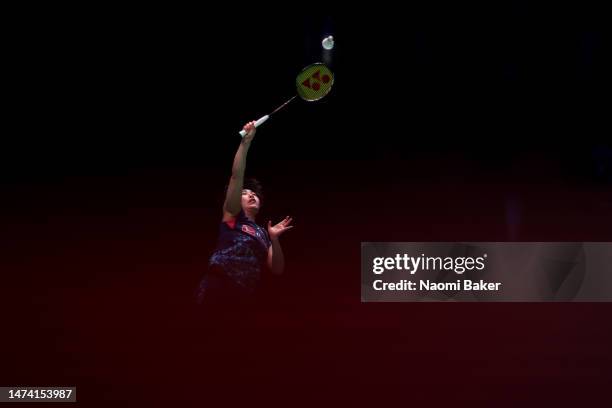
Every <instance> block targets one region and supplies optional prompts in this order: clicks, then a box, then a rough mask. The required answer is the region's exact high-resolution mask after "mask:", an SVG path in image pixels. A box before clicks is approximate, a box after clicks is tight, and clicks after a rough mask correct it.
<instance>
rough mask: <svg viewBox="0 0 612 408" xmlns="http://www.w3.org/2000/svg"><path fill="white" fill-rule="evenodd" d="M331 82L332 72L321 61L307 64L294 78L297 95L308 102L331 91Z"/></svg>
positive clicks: (332, 80)
mask: <svg viewBox="0 0 612 408" xmlns="http://www.w3.org/2000/svg"><path fill="white" fill-rule="evenodd" d="M333 84H334V74H333V73H332V72H331V70H330V69H329V68H328V66H327V65H325V64H324V63H322V62H317V63H314V64H311V65H308V66H307V67H306V68H304V69H303V70H302V71H300V73H299V74H298V76H297V78H296V79H295V86H296V88H297V93H298V95H299V96H300V98H302V99H304V100H305V101H309V102H313V101H318V100H319V99H321V98H323V97H324V96H325V95H327V94H328V93H329V91H331V89H332V85H333Z"/></svg>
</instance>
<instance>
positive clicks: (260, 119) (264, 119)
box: [240, 115, 270, 137]
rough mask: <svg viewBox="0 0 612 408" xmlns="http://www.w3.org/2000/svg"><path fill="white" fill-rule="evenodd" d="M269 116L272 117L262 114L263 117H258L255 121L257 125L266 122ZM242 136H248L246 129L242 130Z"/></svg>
mask: <svg viewBox="0 0 612 408" xmlns="http://www.w3.org/2000/svg"><path fill="white" fill-rule="evenodd" d="M269 118H270V115H265V116H262V117H261V118H259V119H257V121H256V122H255V127H258V126H259V125H261V124H262V123H264V122H265V121H266V120H268V119H269ZM240 136H242V137H245V136H246V132H245V131H244V129H243V130H241V131H240Z"/></svg>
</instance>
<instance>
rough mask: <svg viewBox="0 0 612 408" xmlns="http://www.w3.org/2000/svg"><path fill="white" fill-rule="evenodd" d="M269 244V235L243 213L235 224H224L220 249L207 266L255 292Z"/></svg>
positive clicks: (221, 229)
mask: <svg viewBox="0 0 612 408" xmlns="http://www.w3.org/2000/svg"><path fill="white" fill-rule="evenodd" d="M270 245H272V242H271V241H270V237H269V236H268V232H267V231H266V230H265V229H263V228H262V227H260V226H259V225H257V224H255V223H254V222H253V221H251V220H249V219H248V218H247V217H246V215H245V214H244V211H242V210H240V213H239V214H238V216H237V217H236V219H235V222H233V223H231V222H229V223H227V222H223V221H222V222H221V225H220V226H219V240H218V241H217V247H216V249H215V251H214V252H213V254H212V256H211V257H210V261H209V263H208V264H209V266H210V268H211V270H214V271H220V272H221V273H223V274H224V275H225V276H227V277H228V278H230V279H231V280H232V281H234V282H235V283H236V284H238V285H240V286H241V287H242V288H244V289H246V290H247V291H249V292H253V291H254V290H255V289H256V287H257V285H258V283H259V281H260V280H261V273H262V270H263V268H264V266H265V265H266V262H267V259H268V248H269V247H270Z"/></svg>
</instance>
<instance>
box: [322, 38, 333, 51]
mask: <svg viewBox="0 0 612 408" xmlns="http://www.w3.org/2000/svg"><path fill="white" fill-rule="evenodd" d="M321 44H323V48H325V49H326V50H331V49H332V48H334V37H333V36H331V35H330V36H329V37H325V38H324V39H323V41H322V42H321Z"/></svg>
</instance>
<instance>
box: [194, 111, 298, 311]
mask: <svg viewBox="0 0 612 408" xmlns="http://www.w3.org/2000/svg"><path fill="white" fill-rule="evenodd" d="M243 130H244V132H245V136H244V137H243V138H242V141H241V143H240V146H238V150H237V151H236V155H235V157H234V163H233V166H232V175H231V177H230V180H229V184H228V186H227V190H226V194H225V202H224V204H223V218H222V220H221V224H220V225H219V238H218V242H217V247H216V249H215V250H214V252H213V254H212V256H211V257H210V260H209V265H208V270H207V271H206V273H205V274H204V277H203V279H202V280H201V282H200V286H199V289H198V291H197V301H198V303H199V304H202V305H205V306H206V305H219V304H222V305H224V304H236V305H237V304H249V303H250V302H252V301H253V300H254V299H255V296H254V295H255V294H256V292H257V288H258V286H259V283H260V281H261V277H262V274H263V273H266V271H270V272H272V273H273V274H277V275H278V274H282V273H283V270H284V268H285V260H284V257H283V250H282V248H281V244H280V241H279V238H280V237H281V235H282V234H284V233H285V232H286V231H288V230H290V229H291V228H293V226H292V225H291V222H292V219H291V217H285V219H283V220H282V221H281V222H279V223H278V224H276V225H272V224H271V222H270V221H268V224H267V228H266V229H264V228H263V227H261V226H259V225H258V224H257V223H256V219H257V215H258V214H259V210H260V209H261V205H262V200H263V194H262V188H261V185H260V184H259V182H258V181H257V180H255V179H245V178H244V172H245V167H246V158H247V153H248V151H249V148H250V146H251V143H252V142H253V138H254V137H255V132H256V128H255V122H249V123H247V124H246V125H245V126H244V128H243Z"/></svg>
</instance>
